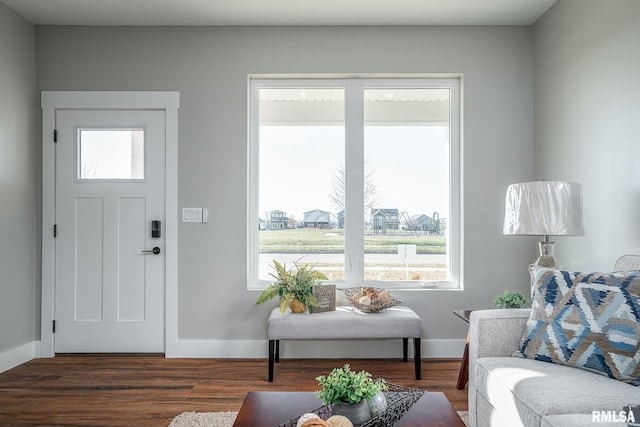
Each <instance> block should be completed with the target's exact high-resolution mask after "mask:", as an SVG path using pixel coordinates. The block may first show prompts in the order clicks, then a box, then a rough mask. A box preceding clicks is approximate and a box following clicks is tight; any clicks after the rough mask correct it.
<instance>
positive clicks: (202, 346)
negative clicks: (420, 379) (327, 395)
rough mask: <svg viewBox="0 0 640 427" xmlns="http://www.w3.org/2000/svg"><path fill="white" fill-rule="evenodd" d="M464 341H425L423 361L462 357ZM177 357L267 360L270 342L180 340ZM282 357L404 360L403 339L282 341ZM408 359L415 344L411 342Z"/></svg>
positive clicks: (423, 344) (423, 342)
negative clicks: (395, 358)
mask: <svg viewBox="0 0 640 427" xmlns="http://www.w3.org/2000/svg"><path fill="white" fill-rule="evenodd" d="M464 345H465V340H422V352H421V356H422V357H423V358H443V359H446V358H461V357H462V353H463V351H464ZM176 349H177V351H176V353H175V354H172V355H167V357H176V358H181V357H184V358H248V359H251V358H266V357H267V356H268V353H269V351H268V342H267V340H178V341H177V345H176ZM280 357H282V358H331V359H333V358H373V359H382V358H394V357H398V358H401V357H402V341H401V340H354V341H329V340H327V341H307V340H283V341H280ZM409 357H413V342H412V340H409Z"/></svg>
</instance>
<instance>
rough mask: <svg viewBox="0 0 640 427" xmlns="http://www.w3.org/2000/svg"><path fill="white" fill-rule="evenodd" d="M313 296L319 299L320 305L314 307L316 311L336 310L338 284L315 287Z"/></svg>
mask: <svg viewBox="0 0 640 427" xmlns="http://www.w3.org/2000/svg"><path fill="white" fill-rule="evenodd" d="M313 296H315V297H316V298H317V299H318V303H320V306H319V307H313V312H314V313H322V312H323V311H335V310H336V285H322V286H315V287H314V288H313Z"/></svg>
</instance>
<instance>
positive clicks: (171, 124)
mask: <svg viewBox="0 0 640 427" xmlns="http://www.w3.org/2000/svg"><path fill="white" fill-rule="evenodd" d="M40 101H41V107H42V266H41V268H42V312H41V332H40V357H54V356H55V346H54V333H53V320H54V317H53V316H54V302H55V255H56V254H55V244H54V238H53V225H54V219H55V150H54V142H53V134H54V130H55V118H56V110H60V109H103V110H106V109H128V110H162V111H164V112H165V123H166V125H165V127H166V128H165V134H166V145H165V162H166V167H165V174H166V175H165V176H166V178H165V213H166V218H165V222H166V225H165V227H164V228H165V245H166V251H165V344H164V346H165V357H176V356H177V350H178V109H179V108H180V93H179V92H84V91H83V92H78V91H43V92H42V93H41V100H40Z"/></svg>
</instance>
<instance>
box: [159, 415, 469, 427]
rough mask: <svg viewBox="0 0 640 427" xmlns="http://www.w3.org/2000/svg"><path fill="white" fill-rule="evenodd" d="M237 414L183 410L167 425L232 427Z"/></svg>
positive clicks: (465, 416)
mask: <svg viewBox="0 0 640 427" xmlns="http://www.w3.org/2000/svg"><path fill="white" fill-rule="evenodd" d="M458 414H459V415H460V418H462V421H464V423H465V424H466V425H469V422H468V416H469V414H468V413H467V411H458ZM237 415H238V413H237V412H183V413H182V414H180V415H178V416H177V417H175V418H174V419H173V421H171V424H169V427H232V426H233V422H234V421H235V419H236V416H237Z"/></svg>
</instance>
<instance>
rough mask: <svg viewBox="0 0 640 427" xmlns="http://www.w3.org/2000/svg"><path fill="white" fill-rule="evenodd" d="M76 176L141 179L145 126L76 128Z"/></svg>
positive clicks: (143, 164) (78, 177)
mask: <svg viewBox="0 0 640 427" xmlns="http://www.w3.org/2000/svg"><path fill="white" fill-rule="evenodd" d="M77 138H78V139H77V147H78V149H77V157H78V158H77V165H78V170H77V172H76V177H77V179H78V180H80V181H85V180H87V181H92V180H144V178H145V152H144V150H145V147H144V145H145V144H144V129H78V133H77Z"/></svg>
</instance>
